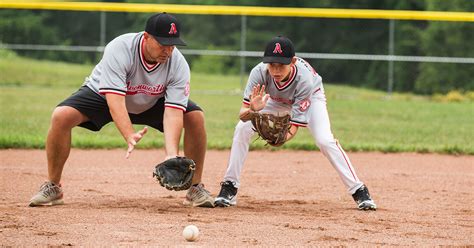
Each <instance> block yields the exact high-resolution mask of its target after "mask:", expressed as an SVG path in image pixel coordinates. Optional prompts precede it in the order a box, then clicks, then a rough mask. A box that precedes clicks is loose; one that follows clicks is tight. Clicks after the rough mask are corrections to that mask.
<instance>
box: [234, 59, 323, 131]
mask: <svg viewBox="0 0 474 248" xmlns="http://www.w3.org/2000/svg"><path fill="white" fill-rule="evenodd" d="M259 84H260V85H265V91H266V93H267V94H269V95H270V99H269V100H268V102H267V106H269V107H271V108H272V109H277V110H278V111H279V112H287V113H290V115H291V124H293V125H296V126H303V127H306V126H307V125H308V111H307V110H308V108H309V106H310V105H311V96H312V95H313V93H315V92H317V91H319V90H321V88H322V79H321V77H320V76H319V75H318V74H317V73H316V71H315V70H314V69H313V68H312V67H311V65H310V64H309V63H308V62H306V61H305V60H304V59H302V58H297V61H296V63H295V65H294V66H293V70H292V72H291V75H290V77H289V79H288V80H287V81H286V82H285V83H284V84H282V85H279V84H278V83H277V82H275V80H274V79H273V78H272V76H270V73H269V72H268V70H267V65H266V64H264V63H260V64H258V65H257V66H255V67H254V68H253V69H252V72H251V73H250V76H249V79H248V83H247V87H246V88H245V92H244V100H243V103H244V104H250V94H251V93H252V89H253V87H254V86H255V85H259ZM264 110H265V109H264Z"/></svg>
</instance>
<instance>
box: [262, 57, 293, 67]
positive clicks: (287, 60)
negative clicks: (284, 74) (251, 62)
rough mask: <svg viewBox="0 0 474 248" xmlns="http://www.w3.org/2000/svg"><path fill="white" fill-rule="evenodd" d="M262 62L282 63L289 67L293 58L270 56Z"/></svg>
mask: <svg viewBox="0 0 474 248" xmlns="http://www.w3.org/2000/svg"><path fill="white" fill-rule="evenodd" d="M262 61H263V63H280V64H284V65H289V64H290V63H291V58H285V57H274V56H268V57H263V59H262Z"/></svg>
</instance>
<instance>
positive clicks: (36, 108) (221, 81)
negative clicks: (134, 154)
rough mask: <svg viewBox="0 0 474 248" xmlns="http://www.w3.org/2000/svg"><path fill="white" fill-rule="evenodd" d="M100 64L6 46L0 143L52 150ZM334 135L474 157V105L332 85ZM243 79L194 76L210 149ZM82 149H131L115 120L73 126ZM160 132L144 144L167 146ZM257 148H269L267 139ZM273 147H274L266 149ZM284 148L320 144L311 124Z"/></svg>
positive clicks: (233, 109) (356, 144) (232, 111)
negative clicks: (96, 128) (54, 127)
mask: <svg viewBox="0 0 474 248" xmlns="http://www.w3.org/2000/svg"><path fill="white" fill-rule="evenodd" d="M93 66H94V65H75V64H67V63H58V62H51V61H38V60H31V59H27V58H21V57H17V56H16V55H14V54H12V53H9V52H5V51H1V50H0V106H1V107H0V123H1V125H0V148H44V141H45V137H46V134H47V130H48V126H49V119H50V115H51V113H52V110H53V109H54V107H55V106H56V105H57V104H58V103H59V102H60V101H61V100H63V99H64V98H66V97H67V96H69V95H70V94H71V93H73V92H74V91H75V90H77V88H79V87H80V85H81V84H82V82H83V80H84V77H85V76H87V75H88V74H89V73H90V71H91V69H92V68H93ZM325 89H326V95H327V97H328V109H329V114H330V117H331V124H332V129H333V132H334V135H335V136H336V138H338V140H339V141H340V142H341V144H342V145H343V146H344V148H345V149H346V150H349V151H382V152H437V153H448V154H470V155H474V142H473V140H474V137H473V136H474V135H473V131H472V127H473V124H474V105H473V103H472V102H461V103H440V102H433V101H430V100H429V98H425V97H421V96H416V95H411V94H393V95H392V96H391V97H387V95H386V93H385V92H380V91H372V90H367V89H361V88H353V87H348V86H336V85H330V84H325ZM241 98H242V97H241V93H240V77H239V76H222V75H206V74H199V73H194V72H193V74H192V83H191V99H193V100H194V101H196V102H198V103H199V105H200V106H202V107H203V108H204V110H205V114H206V129H207V131H208V147H209V148H211V149H228V148H229V147H230V145H231V142H232V135H233V131H234V126H235V124H236V123H237V120H238V119H237V116H238V111H239V108H240V104H241ZM73 146H74V147H78V148H123V149H125V143H124V141H123V139H122V137H121V136H120V135H119V133H118V131H117V130H116V128H115V126H114V125H113V124H109V125H107V126H106V127H104V128H103V130H102V131H101V132H91V131H88V130H85V129H82V128H75V129H74V130H73ZM162 146H163V137H162V134H161V133H159V132H158V131H154V130H153V131H152V132H150V133H149V134H147V136H146V137H145V138H144V139H143V140H142V141H141V142H140V143H139V146H138V148H151V147H162ZM251 148H252V149H261V148H264V144H263V142H262V141H260V140H258V141H255V142H253V143H252V145H251ZM266 149H272V148H266ZM283 149H303V150H313V149H317V148H316V146H315V145H314V142H313V140H312V138H311V136H310V135H309V132H308V130H306V129H300V131H299V133H298V135H297V137H296V138H295V139H294V140H292V141H291V142H288V143H287V144H285V145H284V146H283Z"/></svg>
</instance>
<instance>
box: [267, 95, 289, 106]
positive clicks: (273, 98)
mask: <svg viewBox="0 0 474 248" xmlns="http://www.w3.org/2000/svg"><path fill="white" fill-rule="evenodd" d="M270 98H271V99H272V100H273V101H275V102H281V103H286V104H289V105H291V104H293V101H292V100H290V99H286V98H282V97H277V96H270Z"/></svg>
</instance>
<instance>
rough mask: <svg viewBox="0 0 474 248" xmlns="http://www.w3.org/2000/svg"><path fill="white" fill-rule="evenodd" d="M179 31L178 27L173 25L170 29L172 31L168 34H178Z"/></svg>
mask: <svg viewBox="0 0 474 248" xmlns="http://www.w3.org/2000/svg"><path fill="white" fill-rule="evenodd" d="M177 32H178V31H177V30H176V25H175V24H174V22H173V23H171V28H170V31H169V32H168V34H176V33H177Z"/></svg>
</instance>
